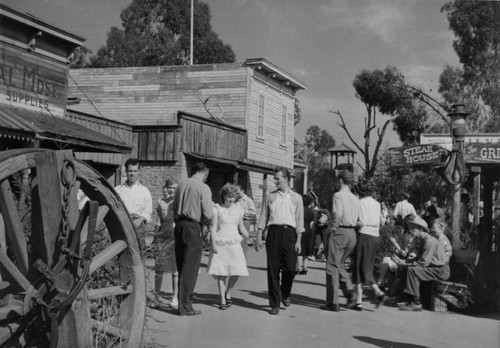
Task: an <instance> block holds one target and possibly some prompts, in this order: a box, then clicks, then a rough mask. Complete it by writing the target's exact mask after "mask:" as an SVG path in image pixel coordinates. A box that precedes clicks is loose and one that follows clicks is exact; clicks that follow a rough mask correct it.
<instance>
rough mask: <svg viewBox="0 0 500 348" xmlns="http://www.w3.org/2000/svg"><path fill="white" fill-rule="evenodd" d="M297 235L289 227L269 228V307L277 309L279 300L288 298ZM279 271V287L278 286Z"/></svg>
mask: <svg viewBox="0 0 500 348" xmlns="http://www.w3.org/2000/svg"><path fill="white" fill-rule="evenodd" d="M296 241H297V234H296V232H295V228H293V227H290V226H281V225H279V226H278V225H273V226H269V230H268V233H267V237H266V252H267V291H268V296H269V306H270V307H279V306H280V302H281V299H285V298H288V297H290V294H291V293H292V283H293V278H294V277H295V267H296V265H297V252H296V251H295V243H296ZM280 270H281V285H280Z"/></svg>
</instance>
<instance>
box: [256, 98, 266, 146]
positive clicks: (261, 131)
mask: <svg viewBox="0 0 500 348" xmlns="http://www.w3.org/2000/svg"><path fill="white" fill-rule="evenodd" d="M264 100H265V98H264V96H263V95H259V110H258V115H257V136H259V137H263V136H264Z"/></svg>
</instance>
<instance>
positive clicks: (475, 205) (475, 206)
mask: <svg viewBox="0 0 500 348" xmlns="http://www.w3.org/2000/svg"><path fill="white" fill-rule="evenodd" d="M471 173H473V176H474V179H473V180H474V192H473V198H472V199H473V201H472V215H473V216H474V221H473V225H474V227H476V228H477V227H478V226H479V201H480V200H481V167H472V168H471Z"/></svg>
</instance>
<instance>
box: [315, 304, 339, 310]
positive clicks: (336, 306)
mask: <svg viewBox="0 0 500 348" xmlns="http://www.w3.org/2000/svg"><path fill="white" fill-rule="evenodd" d="M319 309H322V310H324V311H330V312H340V305H339V304H338V303H329V304H326V305H323V306H320V307H319Z"/></svg>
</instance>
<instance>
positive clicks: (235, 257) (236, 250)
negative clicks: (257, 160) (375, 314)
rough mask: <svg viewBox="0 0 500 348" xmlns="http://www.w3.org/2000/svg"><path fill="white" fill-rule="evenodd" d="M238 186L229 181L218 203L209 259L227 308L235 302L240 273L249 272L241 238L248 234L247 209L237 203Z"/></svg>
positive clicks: (209, 271)
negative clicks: (245, 213)
mask: <svg viewBox="0 0 500 348" xmlns="http://www.w3.org/2000/svg"><path fill="white" fill-rule="evenodd" d="M237 192H238V189H237V187H236V186H235V185H232V184H225V185H224V186H223V187H222V189H221V191H220V196H221V198H222V202H223V203H222V204H221V205H219V204H216V205H215V207H214V217H213V219H212V228H211V241H212V252H211V253H210V258H209V261H208V273H209V274H211V275H213V276H214V277H215V278H216V279H217V284H218V286H219V295H220V306H219V308H220V309H222V310H224V309H227V308H229V307H230V306H231V305H232V300H231V290H232V289H233V288H234V286H235V285H236V282H237V281H238V277H239V276H247V275H248V270H247V263H246V259H245V255H244V253H243V248H242V247H241V240H242V239H243V237H245V238H248V231H247V230H246V228H245V225H244V223H243V214H244V211H243V209H241V207H240V206H239V205H237V204H235V201H236V197H237Z"/></svg>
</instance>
